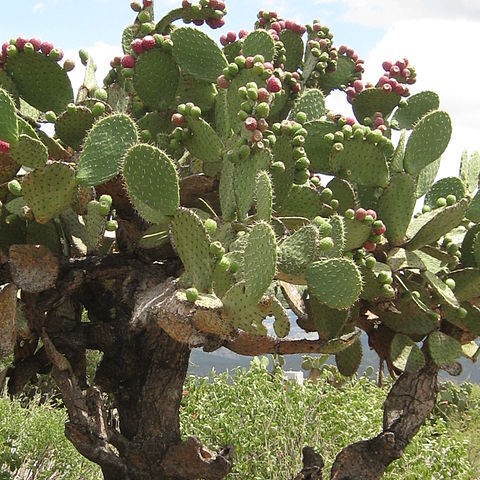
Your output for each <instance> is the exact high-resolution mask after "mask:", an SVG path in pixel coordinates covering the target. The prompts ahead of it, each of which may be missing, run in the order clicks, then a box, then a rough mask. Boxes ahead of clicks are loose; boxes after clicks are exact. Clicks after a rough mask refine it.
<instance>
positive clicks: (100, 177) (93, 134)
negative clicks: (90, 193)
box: [77, 114, 138, 186]
mask: <svg viewBox="0 0 480 480" xmlns="http://www.w3.org/2000/svg"><path fill="white" fill-rule="evenodd" d="M137 140H138V134H137V128H136V126H135V123H134V122H133V120H132V119H131V118H130V117H129V116H128V115H124V114H114V115H110V116H108V117H105V118H102V119H100V120H99V121H98V122H97V123H95V125H94V126H93V127H92V129H91V130H90V132H89V134H88V137H87V139H86V141H85V144H84V147H83V152H82V154H81V155H80V158H79V160H78V166H77V182H78V183H79V184H80V185H92V186H96V185H100V184H102V183H104V182H106V181H107V180H110V179H111V178H113V177H115V176H116V175H118V173H120V169H121V166H122V158H123V156H124V154H125V152H126V151H127V150H128V149H129V148H130V147H131V146H132V145H133V144H134V143H137Z"/></svg>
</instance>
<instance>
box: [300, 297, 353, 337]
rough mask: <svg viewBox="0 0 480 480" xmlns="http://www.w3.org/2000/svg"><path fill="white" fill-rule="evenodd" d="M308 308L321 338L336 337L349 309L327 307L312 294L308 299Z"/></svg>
mask: <svg viewBox="0 0 480 480" xmlns="http://www.w3.org/2000/svg"><path fill="white" fill-rule="evenodd" d="M309 309H310V314H311V316H312V318H313V320H314V321H315V328H316V330H317V332H318V336H319V338H320V339H321V340H331V339H333V338H336V337H338V335H339V334H340V333H341V331H342V330H343V327H344V326H345V323H346V322H347V320H348V316H349V310H337V309H335V308H330V307H327V306H326V305H324V304H323V303H321V302H319V301H318V299H317V297H315V296H312V297H311V298H310V300H309Z"/></svg>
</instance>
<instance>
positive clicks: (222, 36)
mask: <svg viewBox="0 0 480 480" xmlns="http://www.w3.org/2000/svg"><path fill="white" fill-rule="evenodd" d="M220 43H221V44H222V45H223V46H224V47H225V46H226V45H228V40H227V36H226V35H220Z"/></svg>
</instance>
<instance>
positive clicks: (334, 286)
mask: <svg viewBox="0 0 480 480" xmlns="http://www.w3.org/2000/svg"><path fill="white" fill-rule="evenodd" d="M305 278H306V280H307V284H308V288H309V291H310V294H311V295H314V296H315V297H317V299H318V300H319V301H320V302H321V303H324V304H325V305H327V306H328V307H330V308H336V309H344V308H348V307H350V306H352V305H353V304H354V303H355V302H356V301H357V300H358V298H359V296H360V292H361V291H362V276H361V275H360V271H359V270H358V267H357V266H356V265H355V263H354V262H352V261H351V260H348V259H346V258H331V259H327V260H320V261H318V262H314V263H312V264H310V265H309V267H308V268H307V271H306V272H305Z"/></svg>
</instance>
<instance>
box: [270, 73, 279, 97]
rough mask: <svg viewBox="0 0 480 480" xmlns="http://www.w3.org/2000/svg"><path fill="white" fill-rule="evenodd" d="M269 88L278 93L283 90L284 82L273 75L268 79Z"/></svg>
mask: <svg viewBox="0 0 480 480" xmlns="http://www.w3.org/2000/svg"><path fill="white" fill-rule="evenodd" d="M267 90H268V91H269V92H272V93H278V92H280V90H282V82H281V81H280V79H279V78H277V77H274V76H273V75H272V76H271V77H270V78H269V79H268V80H267Z"/></svg>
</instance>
